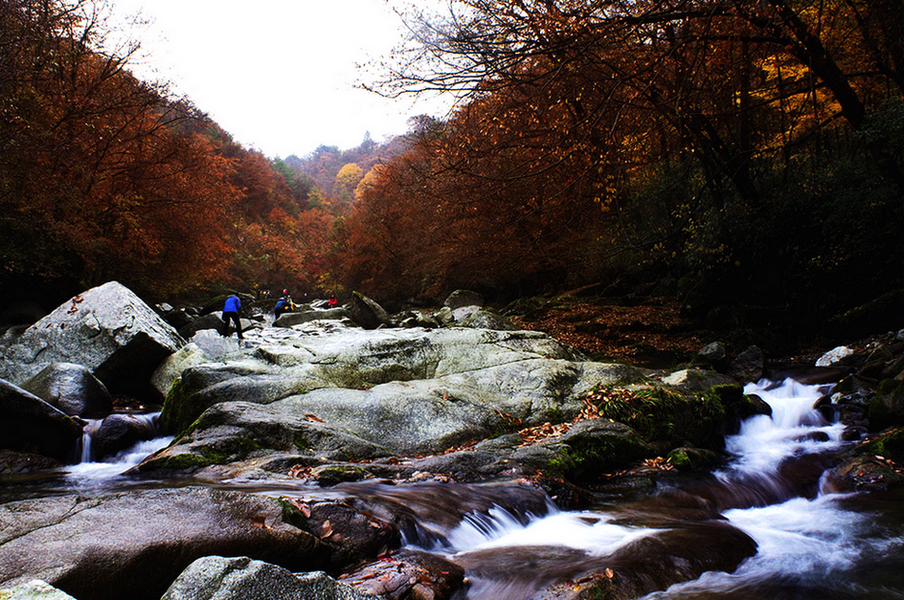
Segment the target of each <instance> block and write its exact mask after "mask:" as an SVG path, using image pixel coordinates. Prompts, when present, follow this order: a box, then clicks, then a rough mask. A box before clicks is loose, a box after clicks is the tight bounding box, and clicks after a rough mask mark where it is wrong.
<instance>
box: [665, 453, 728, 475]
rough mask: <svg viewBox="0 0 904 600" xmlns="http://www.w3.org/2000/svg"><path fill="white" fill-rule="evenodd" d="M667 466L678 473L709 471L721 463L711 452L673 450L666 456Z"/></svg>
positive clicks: (716, 455)
mask: <svg viewBox="0 0 904 600" xmlns="http://www.w3.org/2000/svg"><path fill="white" fill-rule="evenodd" d="M668 461H669V464H671V465H672V466H673V467H675V468H676V469H678V470H679V471H685V472H691V471H710V470H712V469H713V468H715V467H717V466H719V464H720V463H721V462H722V461H721V459H720V458H719V455H718V454H716V453H715V452H713V451H712V450H703V449H701V448H675V449H674V450H672V451H671V452H669V455H668Z"/></svg>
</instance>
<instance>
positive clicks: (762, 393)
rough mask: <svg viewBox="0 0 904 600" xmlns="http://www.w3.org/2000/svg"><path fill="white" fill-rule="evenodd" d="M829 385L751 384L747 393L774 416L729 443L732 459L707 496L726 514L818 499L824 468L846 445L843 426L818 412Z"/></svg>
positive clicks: (750, 423) (747, 424)
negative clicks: (758, 400)
mask: <svg viewBox="0 0 904 600" xmlns="http://www.w3.org/2000/svg"><path fill="white" fill-rule="evenodd" d="M830 389H831V386H825V385H804V384H801V383H798V382H796V381H794V380H793V379H786V380H784V381H782V382H778V383H776V382H770V381H765V380H764V381H761V382H759V383H755V384H748V385H747V386H745V388H744V393H745V394H749V395H756V396H759V397H760V398H761V399H762V400H763V401H765V402H766V403H767V404H769V406H770V407H771V408H772V415H771V416H769V415H756V416H754V417H751V418H749V419H747V420H746V421H744V422H743V423H742V424H741V428H740V431H739V433H738V434H737V435H734V436H729V437H728V438H726V440H725V447H726V450H727V451H728V452H729V453H731V454H732V455H733V456H734V459H733V460H732V461H731V463H730V464H729V465H728V466H727V468H725V469H723V470H720V471H717V472H716V473H715V476H716V478H717V483H716V484H715V485H713V486H712V488H711V489H709V490H707V492H706V493H705V495H707V496H709V497H710V498H711V499H713V500H714V501H715V502H716V504H717V505H718V506H719V507H720V508H722V509H728V508H749V507H752V506H766V505H769V504H775V503H778V502H784V501H786V500H789V499H791V498H795V497H798V496H805V497H814V496H816V494H817V493H818V488H819V480H820V478H821V477H822V473H823V472H824V471H825V469H827V468H829V466H831V464H832V462H833V461H834V455H835V453H836V452H837V451H838V450H839V449H841V448H842V447H843V446H844V444H845V443H844V442H843V441H842V433H843V431H844V426H843V425H842V424H841V423H829V422H827V421H826V420H825V419H824V418H823V416H822V414H821V413H820V412H819V411H818V410H816V409H815V408H814V404H815V403H816V401H817V400H818V399H819V398H820V397H821V396H823V395H824V394H825V393H827V392H828V391H829V390H830Z"/></svg>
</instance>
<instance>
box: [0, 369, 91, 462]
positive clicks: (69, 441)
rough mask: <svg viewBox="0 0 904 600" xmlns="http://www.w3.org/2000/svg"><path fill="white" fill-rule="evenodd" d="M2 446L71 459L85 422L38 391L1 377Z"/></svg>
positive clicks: (0, 425)
mask: <svg viewBox="0 0 904 600" xmlns="http://www.w3.org/2000/svg"><path fill="white" fill-rule="evenodd" d="M0 414H2V415H3V418H2V419H0V447H2V448H6V449H9V450H17V451H21V452H32V453H35V454H40V455H42V456H47V457H50V458H54V459H56V460H59V461H61V462H70V461H71V460H72V459H74V458H75V452H76V448H77V443H78V441H79V440H80V439H81V437H82V425H81V423H79V422H78V421H76V420H74V419H73V418H72V417H70V416H69V415H67V414H66V413H64V412H62V411H61V410H59V409H57V408H54V407H53V406H51V405H50V404H48V403H46V402H44V401H43V400H41V399H40V398H38V397H37V396H35V395H34V394H32V393H30V392H27V391H25V390H23V389H22V388H20V387H17V386H15V385H13V384H11V383H9V382H8V381H4V380H2V379H0Z"/></svg>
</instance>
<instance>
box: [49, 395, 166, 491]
mask: <svg viewBox="0 0 904 600" xmlns="http://www.w3.org/2000/svg"><path fill="white" fill-rule="evenodd" d="M123 417H125V418H126V419H127V422H128V424H129V430H130V435H132V436H134V437H136V438H138V439H139V441H137V442H136V443H134V444H131V445H130V446H129V447H126V448H124V449H122V450H120V451H119V452H116V453H115V454H113V455H112V456H106V457H103V458H102V460H98V457H97V456H96V445H97V444H96V438H97V436H98V435H100V432H101V429H102V427H103V426H104V421H105V420H106V419H110V418H120V419H121V418H123ZM159 417H160V413H159V412H153V413H128V414H125V413H114V414H113V415H110V416H109V417H106V419H90V420H88V423H87V425H85V427H84V430H83V433H82V439H81V444H80V446H81V447H80V450H79V456H80V457H81V460H80V461H79V462H78V463H77V464H74V465H70V466H69V467H67V469H66V472H67V474H68V476H67V479H69V480H70V481H71V482H74V483H76V484H77V485H79V486H96V485H100V484H102V483H103V482H105V481H107V480H109V479H111V478H115V477H117V476H119V475H121V474H122V473H124V472H125V471H128V470H129V469H131V468H132V467H134V466H136V465H137V464H138V463H140V462H141V461H142V460H144V459H145V458H146V457H148V456H149V455H150V454H152V453H153V452H156V451H157V450H159V449H161V448H164V447H166V446H167V445H169V443H170V442H171V441H172V440H173V438H172V437H162V436H160V431H159Z"/></svg>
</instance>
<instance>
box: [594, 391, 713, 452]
mask: <svg viewBox="0 0 904 600" xmlns="http://www.w3.org/2000/svg"><path fill="white" fill-rule="evenodd" d="M588 399H589V400H590V401H591V402H593V404H594V405H595V406H596V407H597V408H598V409H599V412H600V414H601V415H602V416H604V417H608V418H610V419H613V420H614V421H618V422H620V423H624V424H626V425H628V426H629V427H631V428H632V429H634V431H636V432H637V434H638V435H639V436H640V438H641V439H642V440H643V441H645V442H647V443H650V444H652V445H654V446H656V448H657V449H658V451H659V452H660V453H665V452H668V451H669V450H670V449H672V448H675V447H677V446H685V445H691V446H695V447H701V448H706V447H713V448H719V447H721V445H722V439H723V438H722V430H723V426H724V423H725V418H726V411H725V407H724V406H723V404H722V401H721V400H720V398H719V396H718V394H715V393H705V394H696V395H685V394H682V393H679V392H677V391H674V390H670V389H665V388H647V389H638V390H626V389H621V388H618V389H617V388H610V389H598V390H596V391H594V392H593V393H591V395H590V397H589V398H588Z"/></svg>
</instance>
